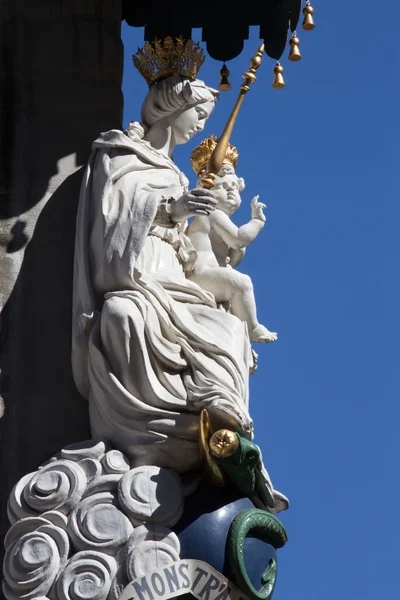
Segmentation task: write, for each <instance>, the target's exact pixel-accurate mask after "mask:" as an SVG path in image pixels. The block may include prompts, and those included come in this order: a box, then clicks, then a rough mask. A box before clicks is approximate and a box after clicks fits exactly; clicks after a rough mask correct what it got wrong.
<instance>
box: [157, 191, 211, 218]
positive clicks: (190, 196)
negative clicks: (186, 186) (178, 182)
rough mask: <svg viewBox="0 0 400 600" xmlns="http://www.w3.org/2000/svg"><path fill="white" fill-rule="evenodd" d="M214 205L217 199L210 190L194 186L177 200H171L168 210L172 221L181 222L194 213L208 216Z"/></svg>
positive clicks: (194, 214) (193, 215)
mask: <svg viewBox="0 0 400 600" xmlns="http://www.w3.org/2000/svg"><path fill="white" fill-rule="evenodd" d="M216 206H217V200H216V199H215V195H214V193H213V192H212V191H211V190H205V189H202V188H195V189H194V190H189V191H188V192H185V193H184V194H183V196H181V197H180V198H178V199H177V200H171V201H170V204H169V211H168V212H169V215H170V217H171V220H172V221H173V222H174V223H181V222H182V221H186V220H187V219H189V217H195V216H196V215H205V216H208V215H209V214H210V213H211V212H212V211H213V210H215V208H216Z"/></svg>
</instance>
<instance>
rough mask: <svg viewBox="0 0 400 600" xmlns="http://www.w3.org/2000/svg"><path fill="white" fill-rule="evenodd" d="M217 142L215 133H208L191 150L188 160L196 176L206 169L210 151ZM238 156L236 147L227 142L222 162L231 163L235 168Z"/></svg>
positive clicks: (202, 173)
mask: <svg viewBox="0 0 400 600" xmlns="http://www.w3.org/2000/svg"><path fill="white" fill-rule="evenodd" d="M217 143H218V140H217V137H216V136H215V135H210V136H209V137H208V138H206V139H205V140H203V141H202V142H201V143H200V144H199V145H198V146H196V148H195V149H194V150H193V152H192V154H191V156H190V162H191V163H192V167H193V170H194V172H195V173H197V175H198V177H201V176H202V175H204V173H205V172H206V171H207V165H208V161H209V160H210V158H211V156H212V153H213V152H214V150H215V148H216V146H217ZM238 158H239V153H238V151H237V148H235V146H232V145H231V144H228V148H227V150H226V153H225V158H224V160H223V163H222V164H224V165H231V166H232V167H233V168H234V169H235V168H236V165H237V162H238ZM221 166H222V165H221Z"/></svg>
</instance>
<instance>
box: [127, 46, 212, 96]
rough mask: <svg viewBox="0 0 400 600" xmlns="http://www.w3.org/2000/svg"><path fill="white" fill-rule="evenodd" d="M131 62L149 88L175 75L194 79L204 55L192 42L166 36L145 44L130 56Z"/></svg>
mask: <svg viewBox="0 0 400 600" xmlns="http://www.w3.org/2000/svg"><path fill="white" fill-rule="evenodd" d="M132 60H133V64H134V65H135V67H136V68H137V70H138V71H139V73H140V74H141V75H142V76H143V77H144V78H145V80H146V81H147V83H148V85H149V87H151V86H152V85H153V84H154V83H156V82H157V81H161V79H166V78H167V77H170V76H171V75H175V74H179V75H181V76H183V77H188V78H189V79H196V76H197V73H198V72H199V70H200V67H201V65H202V64H203V62H204V61H205V55H204V50H203V49H202V48H200V46H199V45H198V44H196V43H195V42H194V41H193V40H186V39H185V38H184V37H183V36H179V37H178V38H175V39H173V38H172V37H170V36H168V37H166V38H164V39H163V40H159V39H155V40H154V42H151V43H149V42H147V43H146V44H145V45H144V46H143V48H139V49H138V51H137V53H136V54H134V55H133V56H132Z"/></svg>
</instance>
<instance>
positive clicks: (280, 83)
mask: <svg viewBox="0 0 400 600" xmlns="http://www.w3.org/2000/svg"><path fill="white" fill-rule="evenodd" d="M272 87H273V88H274V90H283V88H284V87H285V81H284V79H283V67H282V65H281V63H279V62H277V63H276V65H275V67H274V81H273V82H272Z"/></svg>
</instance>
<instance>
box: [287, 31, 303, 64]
mask: <svg viewBox="0 0 400 600" xmlns="http://www.w3.org/2000/svg"><path fill="white" fill-rule="evenodd" d="M289 44H290V52H289V60H291V61H292V62H297V61H298V60H300V59H301V52H300V48H299V44H300V40H299V38H298V37H297V35H296V32H294V34H293V36H292V37H291V39H290V42H289Z"/></svg>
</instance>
